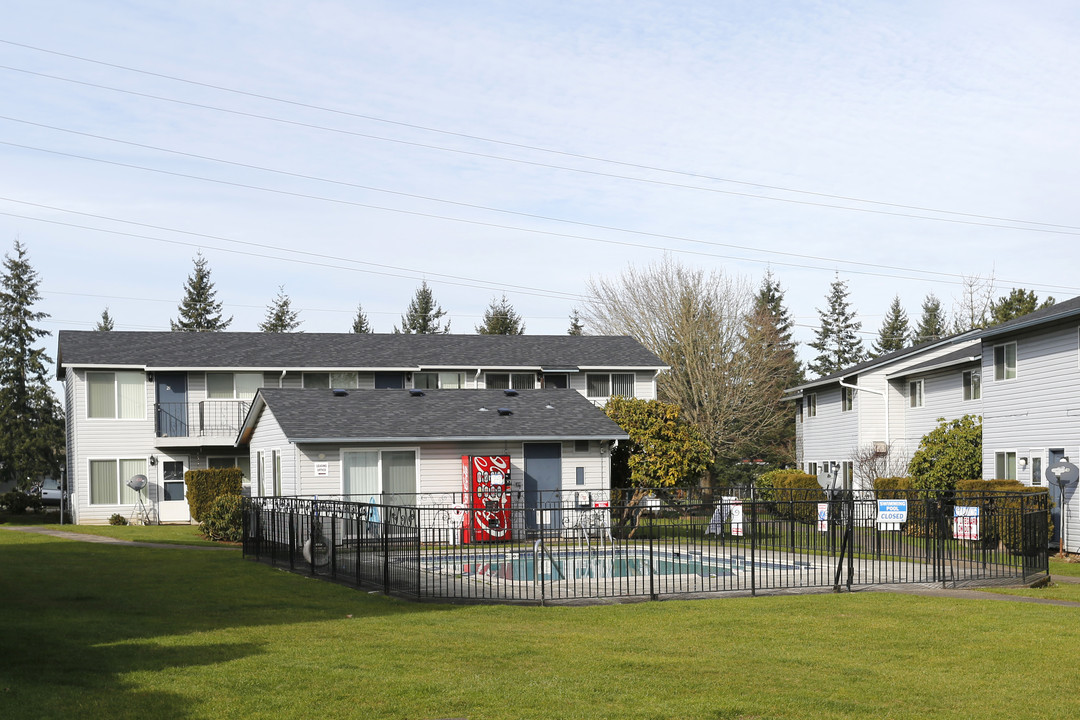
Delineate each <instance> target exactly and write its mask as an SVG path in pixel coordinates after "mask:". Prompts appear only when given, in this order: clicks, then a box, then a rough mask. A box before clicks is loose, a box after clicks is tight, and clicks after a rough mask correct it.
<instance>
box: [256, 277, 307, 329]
mask: <svg viewBox="0 0 1080 720" xmlns="http://www.w3.org/2000/svg"><path fill="white" fill-rule="evenodd" d="M299 316H300V313H299V312H298V311H296V310H293V309H292V299H291V298H289V296H288V295H286V294H285V286H284V285H279V286H278V294H277V297H275V298H274V299H273V300H272V301H271V302H270V305H268V306H267V308H266V319H265V320H263V321H262V322H261V323H259V330H261V331H262V332H266V333H291V332H296V328H298V327H300V320H299V319H298V318H299Z"/></svg>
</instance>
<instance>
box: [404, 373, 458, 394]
mask: <svg viewBox="0 0 1080 720" xmlns="http://www.w3.org/2000/svg"><path fill="white" fill-rule="evenodd" d="M420 375H434V376H435V388H434V389H436V390H464V389H465V388H466V383H467V382H468V379H467V378H466V377H465V372H464V371H463V370H423V371H420V372H414V373H413V374H412V386H413V387H414V388H416V387H418V386H417V384H416V380H417V378H418V377H419V376H420ZM451 380H453V381H456V382H448V381H451ZM455 385H456V387H455ZM421 389H423V390H430V389H432V388H421Z"/></svg>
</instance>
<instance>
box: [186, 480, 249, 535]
mask: <svg viewBox="0 0 1080 720" xmlns="http://www.w3.org/2000/svg"><path fill="white" fill-rule="evenodd" d="M243 482H244V473H243V471H242V470H240V468H235V467H232V468H211V469H208V470H188V471H187V472H186V473H184V483H185V484H186V485H187V500H188V507H190V508H191V517H192V518H194V519H195V521H196V522H202V520H203V518H204V517H205V516H206V513H207V512H209V510H210V507H211V506H212V505H213V504H214V501H215V500H217V499H218V498H219V497H221V496H222V495H239V494H240V488H241V486H242V485H243Z"/></svg>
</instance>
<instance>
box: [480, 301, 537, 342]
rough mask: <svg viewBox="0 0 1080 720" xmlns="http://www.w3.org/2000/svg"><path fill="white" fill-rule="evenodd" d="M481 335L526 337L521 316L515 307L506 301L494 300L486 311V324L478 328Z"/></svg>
mask: <svg viewBox="0 0 1080 720" xmlns="http://www.w3.org/2000/svg"><path fill="white" fill-rule="evenodd" d="M476 332H477V334H479V335H524V334H525V326H524V325H523V324H522V323H521V316H520V315H518V314H517V313H516V312H514V306H513V305H511V304H510V301H509V300H507V299H506V295H503V296H502V298H492V300H491V304H490V305H488V308H487V310H485V311H484V323H483V324H482V325H479V326H477V328H476Z"/></svg>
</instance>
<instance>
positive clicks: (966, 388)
mask: <svg viewBox="0 0 1080 720" xmlns="http://www.w3.org/2000/svg"><path fill="white" fill-rule="evenodd" d="M960 385H961V387H962V388H963V392H964V402H972V401H974V400H982V372H980V371H979V370H965V371H964V372H963V373H962V374H961V376H960Z"/></svg>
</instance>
